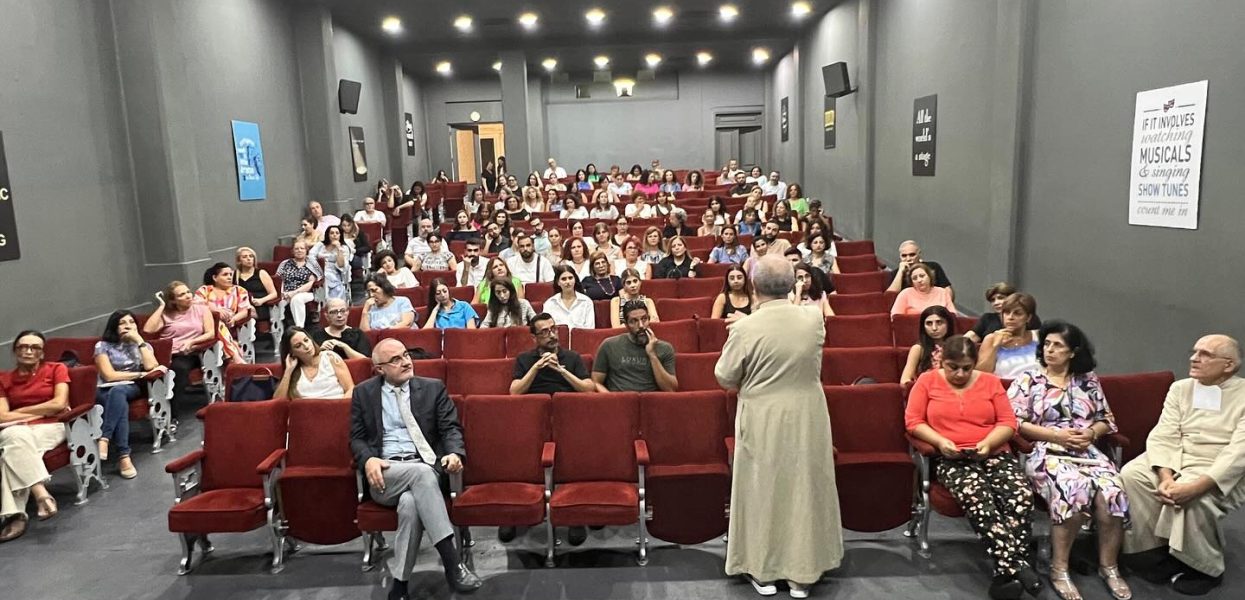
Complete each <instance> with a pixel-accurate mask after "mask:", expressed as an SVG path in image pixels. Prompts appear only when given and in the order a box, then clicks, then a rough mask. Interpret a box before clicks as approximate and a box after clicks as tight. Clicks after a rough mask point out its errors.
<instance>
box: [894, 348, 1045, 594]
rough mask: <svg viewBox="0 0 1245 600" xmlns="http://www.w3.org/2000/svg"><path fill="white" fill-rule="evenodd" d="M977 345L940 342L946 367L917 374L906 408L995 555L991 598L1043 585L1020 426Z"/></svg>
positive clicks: (942, 476)
mask: <svg viewBox="0 0 1245 600" xmlns="http://www.w3.org/2000/svg"><path fill="white" fill-rule="evenodd" d="M976 365H977V346H976V345H975V344H973V342H972V340H970V339H968V338H966V337H964V336H961V335H957V336H952V337H950V338H948V339H947V340H946V341H945V342H943V345H942V368H941V369H935V370H931V371H926V372H925V373H924V374H922V375H921V376H920V377H918V378H917V380H916V385H915V386H913V388H912V393H911V394H910V395H909V396H908V408H907V410H906V411H905V414H904V421H905V425H906V427H907V429H908V432H909V433H911V434H912V435H913V436H914V437H916V438H917V439H920V440H921V441H923V442H925V443H927V444H929V445H931V446H933V447H934V448H937V449H938V452H939V453H940V454H941V456H939V457H938V458H936V459H935V461H934V469H935V473H936V474H937V475H936V476H937V478H938V481H940V482H941V483H942V484H943V485H944V486H945V487H946V488H947V489H948V490H949V491H950V492H951V495H952V496H954V497H955V500H956V502H958V503H959V504H960V507H961V508H963V509H964V513H965V515H966V516H967V517H968V521H969V523H971V524H972V526H973V530H974V531H976V532H977V535H978V536H980V537H981V538H982V539H983V540H985V542H986V552H987V553H988V554H989V555H990V558H991V559H993V561H994V581H993V582H991V584H990V597H991V598H1008V599H1013V598H1019V597H1020V596H1021V594H1022V593H1023V591H1024V590H1028V591H1030V592H1031V593H1036V592H1037V591H1038V590H1040V589H1041V586H1042V583H1041V580H1040V579H1038V575H1037V573H1036V572H1035V571H1034V570H1033V567H1032V566H1030V562H1029V557H1028V546H1029V536H1030V530H1031V529H1032V512H1033V492H1032V490H1031V489H1030V488H1029V482H1028V480H1027V479H1026V478H1025V473H1024V470H1023V469H1022V468H1021V467H1020V463H1019V462H1018V461H1017V460H1016V457H1015V455H1013V454H1012V453H1011V451H1010V449H1009V448H1008V440H1010V439H1011V437H1012V434H1013V433H1014V432H1015V431H1016V414H1015V413H1014V412H1012V409H1011V403H1010V401H1009V400H1008V398H1007V392H1006V391H1004V390H1003V384H1002V383H1000V382H999V378H998V377H995V376H994V375H992V374H990V373H983V372H981V371H975V370H973V368H974V367H975V366H976Z"/></svg>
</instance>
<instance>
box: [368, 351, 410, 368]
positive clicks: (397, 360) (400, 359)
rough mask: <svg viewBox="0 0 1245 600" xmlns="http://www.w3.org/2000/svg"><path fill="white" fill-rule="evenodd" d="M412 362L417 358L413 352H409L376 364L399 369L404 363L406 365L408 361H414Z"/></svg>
mask: <svg viewBox="0 0 1245 600" xmlns="http://www.w3.org/2000/svg"><path fill="white" fill-rule="evenodd" d="M412 360H415V357H414V356H412V351H411V350H407V351H406V352H403V353H402V354H399V355H397V356H395V357H393V358H391V359H389V360H387V361H385V362H380V363H376V364H377V366H381V367H384V366H390V367H397V366H399V365H401V364H402V363H405V362H407V361H412Z"/></svg>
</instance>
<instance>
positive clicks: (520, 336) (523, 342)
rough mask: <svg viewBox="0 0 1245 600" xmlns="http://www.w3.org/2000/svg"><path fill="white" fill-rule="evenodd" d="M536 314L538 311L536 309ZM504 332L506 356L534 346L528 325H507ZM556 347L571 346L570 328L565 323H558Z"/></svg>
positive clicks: (534, 341) (516, 354)
mask: <svg viewBox="0 0 1245 600" xmlns="http://www.w3.org/2000/svg"><path fill="white" fill-rule="evenodd" d="M536 312H537V313H538V314H539V313H540V311H539V310H538V311H536ZM504 331H505V332H506V356H518V355H520V354H523V353H524V352H527V351H528V350H532V349H533V348H535V347H536V338H534V337H532V330H531V329H530V328H528V327H507V328H505V329H504ZM558 347H559V348H570V347H571V330H570V328H569V327H567V326H566V325H558Z"/></svg>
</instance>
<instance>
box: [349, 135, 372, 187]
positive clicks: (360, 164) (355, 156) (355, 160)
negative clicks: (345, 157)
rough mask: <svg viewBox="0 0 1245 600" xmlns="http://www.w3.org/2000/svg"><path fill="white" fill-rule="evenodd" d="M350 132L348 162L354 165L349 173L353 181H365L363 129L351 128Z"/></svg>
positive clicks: (365, 163)
mask: <svg viewBox="0 0 1245 600" xmlns="http://www.w3.org/2000/svg"><path fill="white" fill-rule="evenodd" d="M348 131H349V132H350V161H351V163H352V164H353V165H354V168H353V169H351V172H352V173H354V180H355V181H367V148H364V147H363V128H362V127H351V128H350V129H349V130H348Z"/></svg>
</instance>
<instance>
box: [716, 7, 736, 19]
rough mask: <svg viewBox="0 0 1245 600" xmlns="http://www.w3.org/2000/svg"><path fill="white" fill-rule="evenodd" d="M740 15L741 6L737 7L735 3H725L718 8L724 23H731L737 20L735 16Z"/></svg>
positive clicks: (719, 15)
mask: <svg viewBox="0 0 1245 600" xmlns="http://www.w3.org/2000/svg"><path fill="white" fill-rule="evenodd" d="M738 16H739V8H737V7H736V6H735V5H734V4H723V5H722V6H721V7H720V8H718V17H719V18H721V19H722V22H723V23H730V22H731V21H734V20H735V17H738Z"/></svg>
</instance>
